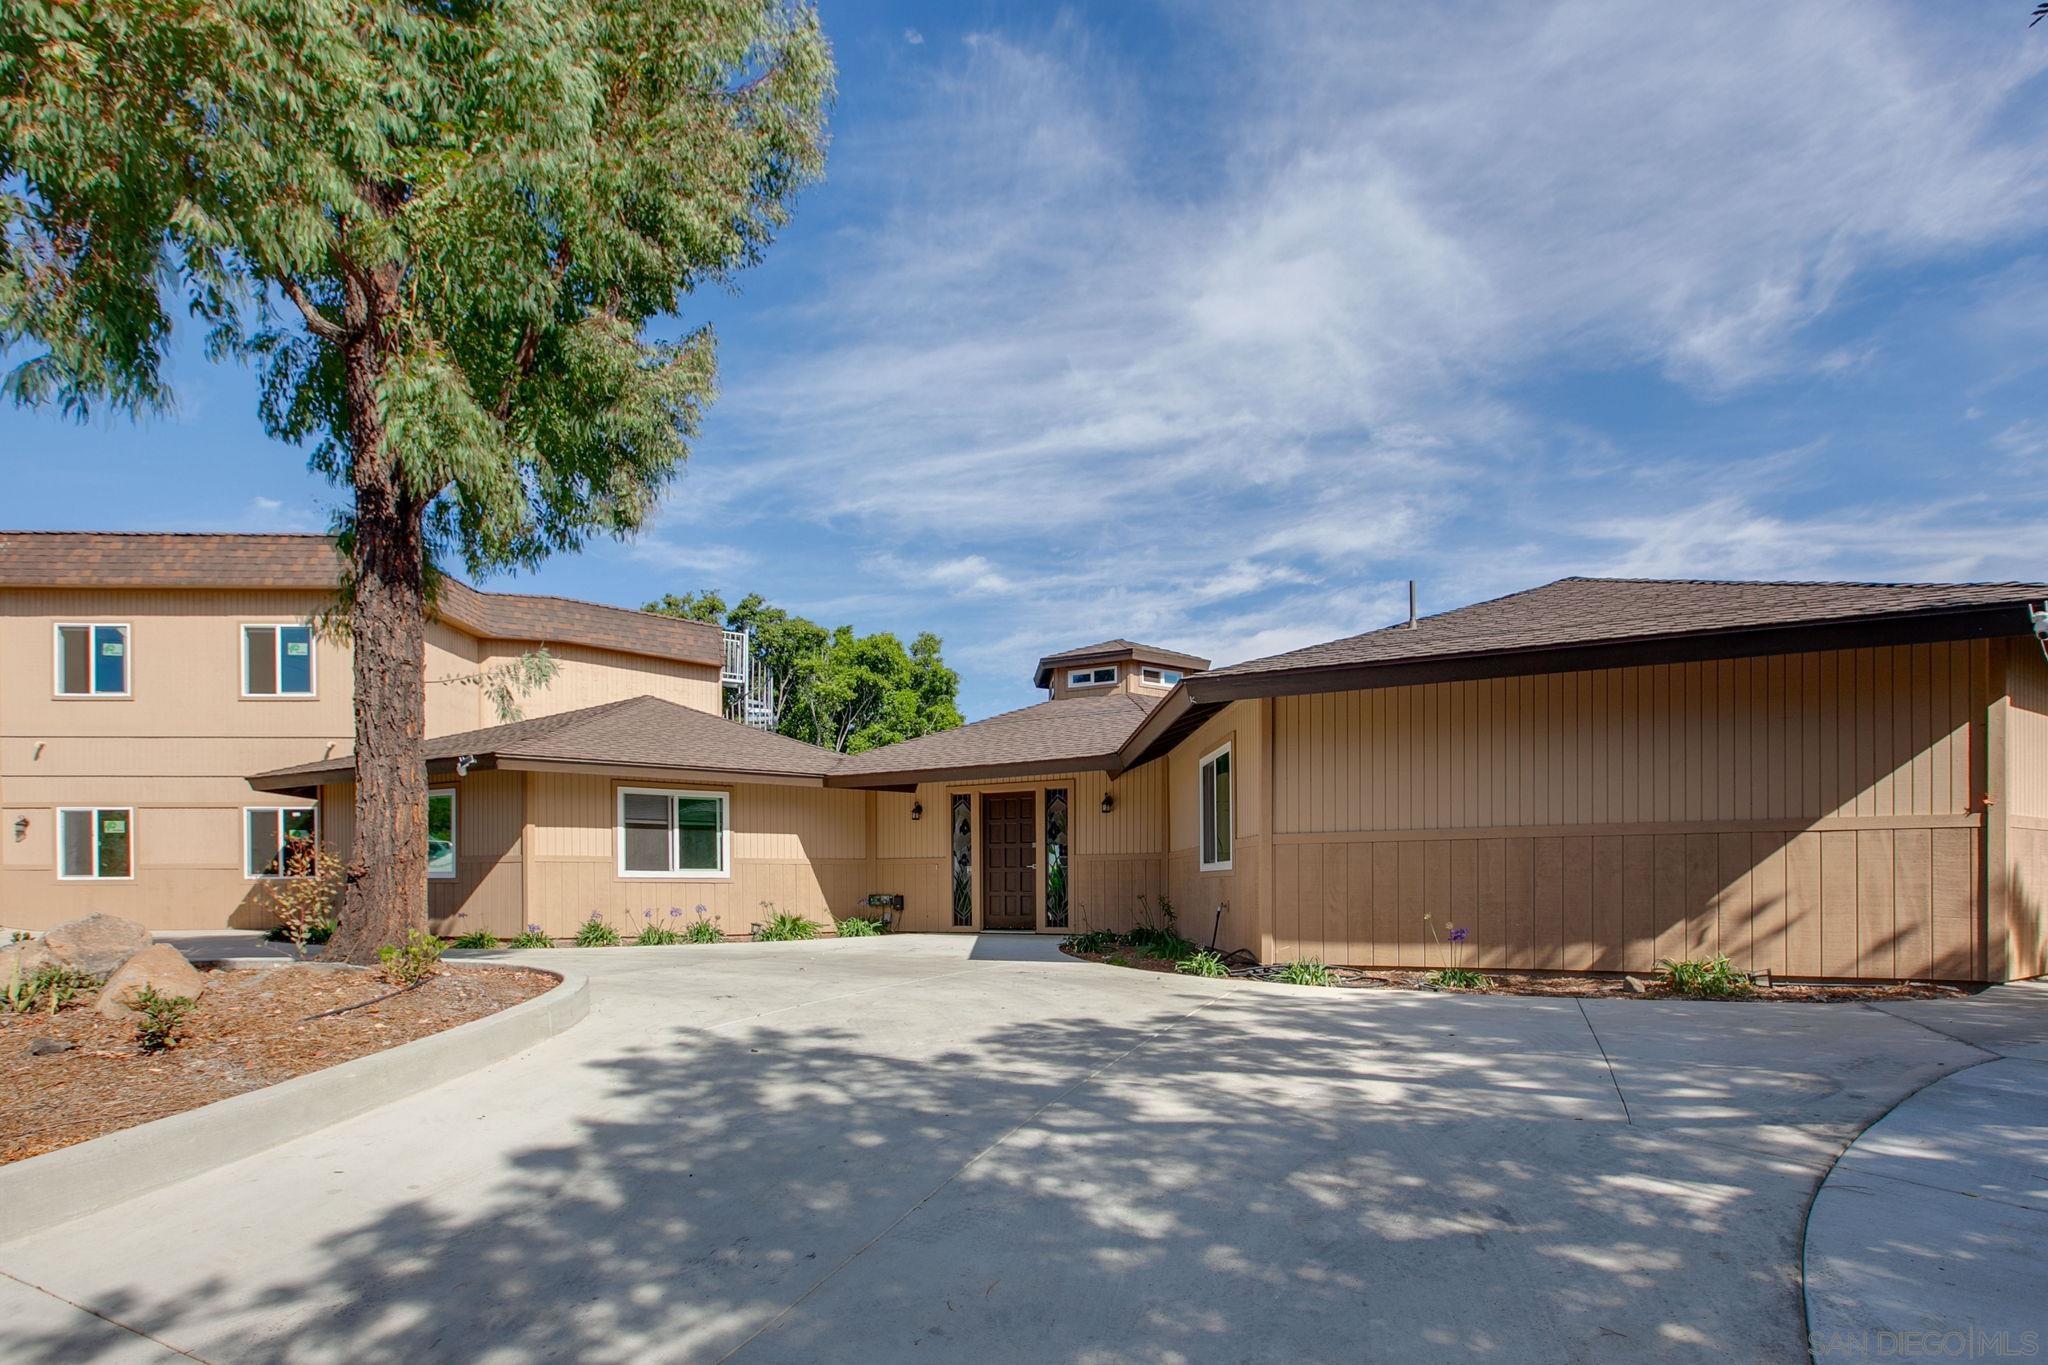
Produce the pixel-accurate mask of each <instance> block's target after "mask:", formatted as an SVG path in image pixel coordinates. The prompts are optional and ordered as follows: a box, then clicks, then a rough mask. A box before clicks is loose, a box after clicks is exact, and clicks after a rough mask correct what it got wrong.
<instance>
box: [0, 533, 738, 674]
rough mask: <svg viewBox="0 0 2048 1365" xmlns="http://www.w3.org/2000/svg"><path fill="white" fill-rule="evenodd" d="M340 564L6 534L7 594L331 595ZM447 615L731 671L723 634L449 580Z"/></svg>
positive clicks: (186, 539) (157, 542) (273, 553)
mask: <svg viewBox="0 0 2048 1365" xmlns="http://www.w3.org/2000/svg"><path fill="white" fill-rule="evenodd" d="M340 570H341V562H340V560H339V559H338V558H337V557H336V556H335V553H334V542H333V540H332V539H331V538H330V537H327V536H319V535H240V534H212V533H206V534H200V533H187V532H170V531H0V588H41V587H59V588H290V589H316V590H325V589H330V588H332V587H333V586H334V585H335V581H336V578H337V576H338V575H339V573H340ZM437 610H438V614H439V615H440V616H441V618H442V619H443V620H446V621H447V622H449V623H450V624H451V625H455V626H458V627H460V628H461V629H463V630H467V631H469V632H471V633H472V634H475V635H479V636H483V637H486V638H490V639H500V640H522V641H533V642H535V643H539V644H570V645H586V646H589V647H591V648H594V649H614V650H618V651H619V652H621V653H625V654H639V655H644V656H647V657H651V658H657V659H674V660H677V661H679V662H682V663H697V664H723V663H724V662H725V646H724V643H723V641H722V639H721V637H720V633H719V630H718V627H716V626H710V625H706V624H704V623H703V622H701V621H680V620H677V619H675V618H674V617H670V616H656V615H654V614H652V613H650V612H644V611H634V610H632V609H630V608H627V607H608V606H604V605H602V604H600V603H596V602H577V601H573V600H571V599H569V598H565V597H542V596H536V595H533V594H529V593H511V592H480V591H478V590H477V589H475V588H472V587H470V586H469V585H468V584H467V583H463V582H461V581H459V580H457V579H453V578H443V579H442V581H441V589H440V595H439V600H438V603H437Z"/></svg>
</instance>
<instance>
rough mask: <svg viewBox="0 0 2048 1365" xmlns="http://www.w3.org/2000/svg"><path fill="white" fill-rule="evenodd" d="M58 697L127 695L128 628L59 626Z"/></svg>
mask: <svg viewBox="0 0 2048 1365" xmlns="http://www.w3.org/2000/svg"><path fill="white" fill-rule="evenodd" d="M57 695H58V696H60V697H125V696H127V695H128V627H126V626H116V625H60V626H58V627H57Z"/></svg>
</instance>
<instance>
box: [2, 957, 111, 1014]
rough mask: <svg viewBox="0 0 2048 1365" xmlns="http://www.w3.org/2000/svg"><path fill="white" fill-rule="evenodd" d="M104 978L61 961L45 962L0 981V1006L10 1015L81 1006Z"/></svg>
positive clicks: (103, 981) (100, 984)
mask: <svg viewBox="0 0 2048 1365" xmlns="http://www.w3.org/2000/svg"><path fill="white" fill-rule="evenodd" d="M105 980H106V979H105V978H104V977H98V976H94V975H93V974H92V973H91V972H81V971H79V970H78V969H77V968H76V967H70V966H66V965H64V964H63V963H60V962H49V963H45V964H44V965H42V966H40V967H38V968H36V969H35V970H34V971H33V972H31V973H29V975H27V976H26V977H23V976H19V975H15V976H14V977H13V978H12V979H10V980H7V981H0V1008H4V1009H5V1010H6V1011H7V1012H8V1013H9V1014H23V1013H26V1012H27V1011H29V1010H34V1009H40V1010H46V1011H48V1012H49V1013H51V1014H55V1013H56V1012H57V1011H58V1010H61V1009H63V1008H64V1007H65V1006H67V1005H82V1004H84V1003H85V1002H86V1001H87V1000H88V999H90V998H91V997H93V996H96V995H98V994H99V991H100V987H101V986H102V985H104V984H105Z"/></svg>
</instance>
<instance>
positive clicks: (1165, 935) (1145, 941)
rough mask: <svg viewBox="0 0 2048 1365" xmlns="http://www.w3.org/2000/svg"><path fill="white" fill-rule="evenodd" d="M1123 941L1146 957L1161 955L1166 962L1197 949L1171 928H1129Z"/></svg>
mask: <svg viewBox="0 0 2048 1365" xmlns="http://www.w3.org/2000/svg"><path fill="white" fill-rule="evenodd" d="M1124 941H1125V942H1127V943H1129V944H1130V945H1131V947H1133V948H1136V949H1137V950H1138V951H1139V952H1141V953H1143V954H1144V955H1145V956H1146V957H1161V958H1165V959H1166V960H1167V961H1168V962H1179V961H1180V960H1181V959H1183V958H1187V957H1192V956H1194V954H1195V953H1196V952H1198V951H1199V950H1198V949H1197V948H1196V947H1195V945H1194V944H1192V943H1190V942H1188V940H1186V939H1184V938H1182V937H1181V936H1180V935H1179V934H1176V933H1175V932H1173V930H1171V929H1150V928H1145V927H1142V926H1141V927H1139V928H1136V929H1133V930H1131V932H1130V933H1129V934H1127V935H1126V936H1125V939H1124Z"/></svg>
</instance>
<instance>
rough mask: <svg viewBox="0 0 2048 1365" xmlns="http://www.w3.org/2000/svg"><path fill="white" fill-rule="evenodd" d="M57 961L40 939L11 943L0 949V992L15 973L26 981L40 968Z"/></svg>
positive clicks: (12, 978)
mask: <svg viewBox="0 0 2048 1365" xmlns="http://www.w3.org/2000/svg"><path fill="white" fill-rule="evenodd" d="M56 960H57V958H56V955H55V954H53V953H51V951H50V950H49V949H48V948H45V947H44V946H43V943H42V940H41V939H34V938H32V939H30V940H28V942H26V943H12V944H9V945H8V946H7V947H5V948H0V990H5V989H6V988H7V983H8V982H10V981H12V980H14V979H15V973H16V972H19V973H20V974H21V979H22V980H23V981H27V980H28V979H29V978H30V977H32V976H34V975H35V974H36V973H37V972H38V971H40V970H41V969H42V968H44V967H47V966H49V965H50V964H51V963H52V962H55V961H56Z"/></svg>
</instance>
